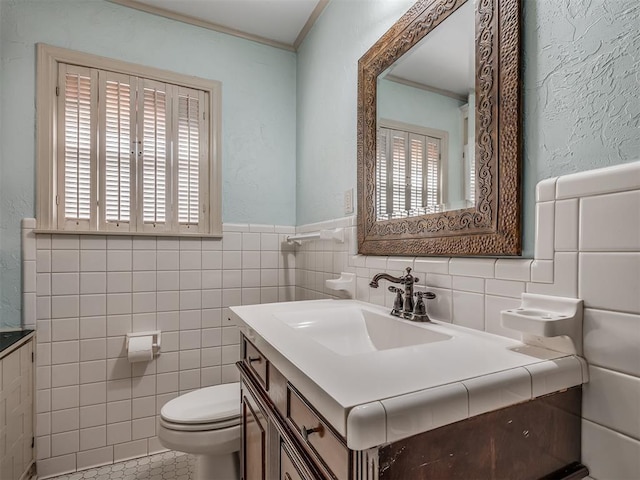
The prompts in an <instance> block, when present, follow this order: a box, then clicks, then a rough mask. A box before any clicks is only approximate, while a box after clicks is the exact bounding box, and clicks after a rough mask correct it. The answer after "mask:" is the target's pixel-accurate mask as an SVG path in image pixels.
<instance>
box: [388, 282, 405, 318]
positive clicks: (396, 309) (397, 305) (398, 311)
mask: <svg viewBox="0 0 640 480" xmlns="http://www.w3.org/2000/svg"><path fill="white" fill-rule="evenodd" d="M389 291H390V292H392V293H395V294H396V298H395V299H394V300H393V309H392V310H391V315H395V316H396V317H399V316H401V315H402V307H403V306H404V300H402V294H403V293H404V290H402V289H401V288H398V287H394V286H393V285H392V286H390V287H389Z"/></svg>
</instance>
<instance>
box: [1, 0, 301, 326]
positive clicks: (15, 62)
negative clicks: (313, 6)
mask: <svg viewBox="0 0 640 480" xmlns="http://www.w3.org/2000/svg"><path fill="white" fill-rule="evenodd" d="M0 12H1V19H2V22H1V27H0V32H1V36H0V42H1V43H0V44H1V55H0V59H1V61H2V65H3V68H2V70H1V77H0V81H1V83H0V85H1V89H0V102H1V104H2V113H1V118H0V121H1V122H2V127H3V128H2V131H1V134H0V140H1V141H0V172H2V176H1V177H0V246H1V250H0V286H1V288H2V290H1V306H0V327H2V326H3V325H4V326H17V325H19V323H20V303H21V301H20V220H21V219H22V218H24V217H33V216H34V215H35V210H34V200H35V191H34V188H35V149H34V144H35V65H36V61H35V44H36V43H37V42H43V43H48V44H51V45H55V46H59V47H64V48H69V49H73V50H80V51H83V52H88V53H92V54H97V55H102V56H106V57H111V58H116V59H120V60H125V61H128V62H135V63H139V64H144V65H149V66H153V67H157V68H163V69H166V70H172V71H177V72H180V73H185V74H190V75H195V76H199V77H203V78H210V79H215V80H219V81H221V82H222V108H223V113H222V122H223V123H222V152H223V153H222V162H223V219H224V221H225V222H236V223H263V224H280V225H294V224H295V169H296V165H295V162H296V158H295V145H296V138H295V137H296V127H295V122H296V110H295V108H296V107H295V106H296V55H295V53H293V52H287V51H285V50H281V49H276V48H272V47H269V46H266V45H262V44H258V43H255V42H251V41H248V40H244V39H240V38H237V37H233V36H229V35H225V34H222V33H218V32H213V31H211V30H206V29H203V28H198V27H194V26H190V25H186V24H183V23H180V22H176V21H172V20H168V19H165V18H163V17H159V16H155V15H149V14H147V13H143V12H140V11H137V10H133V9H129V8H125V7H122V6H119V5H116V4H113V3H110V2H106V1H103V0H46V1H42V0H15V1H14V0H1V1H0Z"/></svg>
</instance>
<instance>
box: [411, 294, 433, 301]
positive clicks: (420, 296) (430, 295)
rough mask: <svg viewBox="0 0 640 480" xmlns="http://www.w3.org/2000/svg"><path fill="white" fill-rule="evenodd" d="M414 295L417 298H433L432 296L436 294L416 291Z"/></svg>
mask: <svg viewBox="0 0 640 480" xmlns="http://www.w3.org/2000/svg"><path fill="white" fill-rule="evenodd" d="M414 295H415V296H416V297H418V300H422V299H423V298H426V299H427V300H433V299H434V298H436V294H435V293H433V292H416V293H414Z"/></svg>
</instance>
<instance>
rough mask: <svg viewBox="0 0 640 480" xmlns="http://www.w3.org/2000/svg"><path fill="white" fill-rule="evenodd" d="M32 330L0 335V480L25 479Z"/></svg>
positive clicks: (30, 434) (30, 420)
mask: <svg viewBox="0 0 640 480" xmlns="http://www.w3.org/2000/svg"><path fill="white" fill-rule="evenodd" d="M33 338H34V332H33V330H11V331H1V332H0V478H1V479H2V480H19V479H26V478H29V470H30V468H31V466H32V464H33V461H34V455H33V453H34V450H33V447H34V445H33V390H34V389H33V378H34V377H33V352H34V348H33V344H34V342H33Z"/></svg>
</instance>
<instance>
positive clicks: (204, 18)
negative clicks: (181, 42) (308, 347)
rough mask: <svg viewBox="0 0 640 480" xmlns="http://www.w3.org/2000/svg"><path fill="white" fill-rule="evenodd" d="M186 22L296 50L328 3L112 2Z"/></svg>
mask: <svg viewBox="0 0 640 480" xmlns="http://www.w3.org/2000/svg"><path fill="white" fill-rule="evenodd" d="M111 1H113V2H114V3H119V4H121V5H126V6H128V7H132V8H137V9H139V10H144V11H147V12H150V13H155V14H158V15H162V16H165V17H169V18H174V19H176V20H181V21H184V22H187V23H192V24H195V25H199V26H201V27H206V28H211V29H213V30H218V31H222V32H225V33H230V34H232V35H237V36H240V37H245V38H250V39H252V40H257V41H260V42H262V43H267V44H270V45H274V46H277V47H281V48H286V49H288V50H295V48H297V46H298V45H299V44H300V43H301V42H302V40H303V39H304V36H305V35H306V33H307V32H308V30H309V29H310V28H311V26H312V25H313V22H314V21H315V19H316V18H317V17H318V16H319V15H320V13H321V12H322V9H323V8H324V7H325V6H326V4H327V3H328V0H111Z"/></svg>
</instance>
